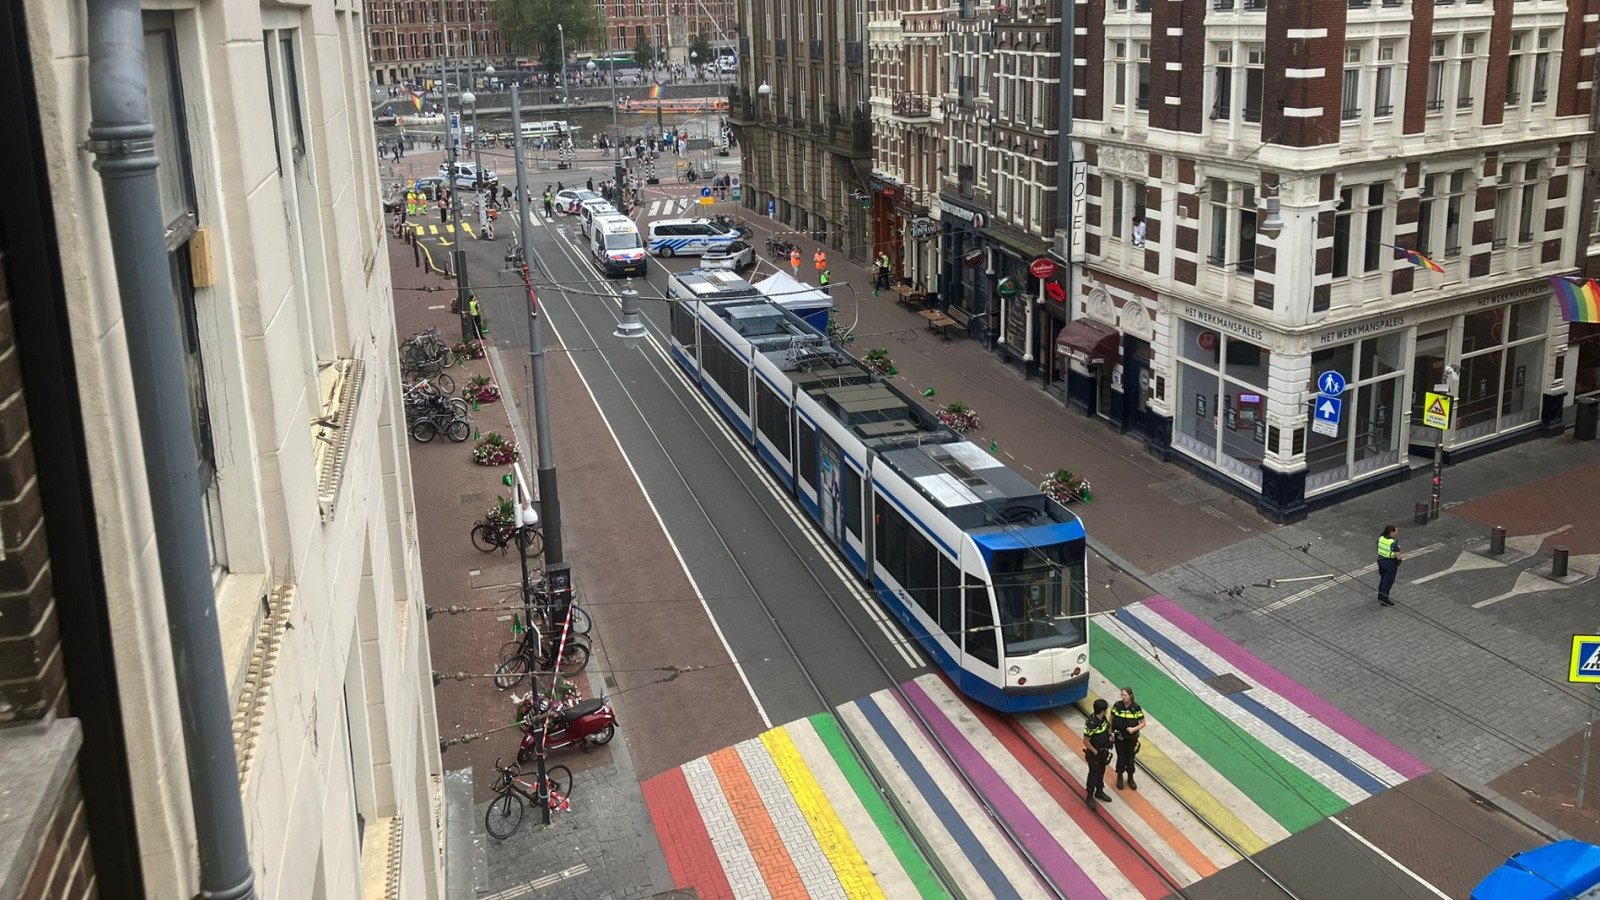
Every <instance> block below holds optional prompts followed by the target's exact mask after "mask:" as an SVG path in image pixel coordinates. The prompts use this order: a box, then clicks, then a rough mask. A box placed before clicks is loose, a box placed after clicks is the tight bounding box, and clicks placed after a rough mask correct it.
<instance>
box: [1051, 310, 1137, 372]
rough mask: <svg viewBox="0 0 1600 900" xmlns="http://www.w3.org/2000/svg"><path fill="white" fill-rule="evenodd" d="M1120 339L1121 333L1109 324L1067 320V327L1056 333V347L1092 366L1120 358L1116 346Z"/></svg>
mask: <svg viewBox="0 0 1600 900" xmlns="http://www.w3.org/2000/svg"><path fill="white" fill-rule="evenodd" d="M1120 339H1121V335H1119V334H1118V333H1117V330H1116V329H1115V328H1112V327H1111V326H1109V325H1101V324H1100V323H1099V322H1095V321H1093V320H1090V319H1078V320H1077V321H1075V322H1069V323H1068V324H1067V327H1065V328H1063V329H1061V333H1060V334H1057V335H1056V347H1058V348H1059V349H1060V350H1061V352H1062V353H1065V354H1066V355H1067V357H1068V358H1070V359H1072V360H1073V361H1074V362H1078V363H1081V364H1083V365H1086V366H1093V365H1099V364H1100V363H1104V362H1115V361H1116V360H1117V359H1118V358H1120V357H1121V355H1122V354H1121V352H1120V348H1119V347H1118V344H1120V343H1121V340H1120Z"/></svg>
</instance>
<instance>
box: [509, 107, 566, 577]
mask: <svg viewBox="0 0 1600 900" xmlns="http://www.w3.org/2000/svg"><path fill="white" fill-rule="evenodd" d="M518 88H519V86H518V85H516V84H512V86H511V130H512V131H513V132H515V133H517V134H521V133H522V92H521V91H520V90H519V89H518ZM516 160H517V229H518V237H519V239H520V240H521V241H522V258H523V260H524V263H523V265H524V266H525V267H526V265H527V262H526V261H527V260H528V259H529V258H530V256H531V254H530V251H529V249H528V244H529V242H530V238H531V236H532V234H533V220H532V219H531V218H530V217H529V214H528V175H527V166H526V163H525V161H524V158H523V155H522V142H521V141H517V153H516ZM527 271H528V270H527V269H526V268H524V269H523V283H524V284H526V285H527V290H528V360H529V362H530V363H531V365H532V368H533V421H534V426H533V427H534V430H535V432H536V434H535V438H536V440H537V442H538V445H539V469H538V484H539V512H540V514H541V515H542V516H543V517H544V565H545V571H547V572H548V571H549V570H550V567H551V566H553V565H555V564H556V563H559V562H561V561H562V560H563V559H564V557H563V556H562V554H561V502H560V500H559V499H558V496H557V492H556V461H555V453H554V451H553V450H552V449H551V446H550V398H549V396H548V395H547V394H546V393H545V382H544V321H543V317H541V316H540V315H539V297H538V295H537V294H535V293H534V291H533V285H532V283H531V282H529V280H528V275H527Z"/></svg>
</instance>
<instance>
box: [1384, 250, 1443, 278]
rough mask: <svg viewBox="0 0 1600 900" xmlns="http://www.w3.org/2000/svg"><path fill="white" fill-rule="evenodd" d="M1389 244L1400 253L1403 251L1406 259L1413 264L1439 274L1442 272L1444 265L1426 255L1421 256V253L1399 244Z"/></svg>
mask: <svg viewBox="0 0 1600 900" xmlns="http://www.w3.org/2000/svg"><path fill="white" fill-rule="evenodd" d="M1390 246H1392V247H1394V249H1396V250H1399V251H1400V252H1401V253H1404V254H1405V255H1406V260H1407V261H1409V262H1410V263H1411V264H1412V265H1413V266H1417V267H1419V268H1423V269H1430V270H1432V271H1434V272H1438V273H1439V274H1440V275H1443V274H1444V266H1441V265H1439V264H1438V263H1436V262H1434V261H1433V260H1431V259H1429V258H1427V257H1426V256H1423V255H1422V254H1421V253H1418V252H1417V251H1415V250H1410V249H1407V248H1405V247H1402V246H1400V245H1399V244H1391V245H1390Z"/></svg>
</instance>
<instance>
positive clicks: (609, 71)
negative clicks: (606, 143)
mask: <svg viewBox="0 0 1600 900" xmlns="http://www.w3.org/2000/svg"><path fill="white" fill-rule="evenodd" d="M614 52H615V48H614V47H613V46H612V44H611V33H610V32H607V33H606V78H608V79H610V81H611V143H613V144H615V145H616V157H617V173H616V179H617V197H618V198H619V199H620V198H621V197H622V187H623V184H622V179H623V177H624V173H623V171H622V129H621V127H619V126H618V125H617V68H616V66H617V62H616V58H615V57H614V56H613V53H614Z"/></svg>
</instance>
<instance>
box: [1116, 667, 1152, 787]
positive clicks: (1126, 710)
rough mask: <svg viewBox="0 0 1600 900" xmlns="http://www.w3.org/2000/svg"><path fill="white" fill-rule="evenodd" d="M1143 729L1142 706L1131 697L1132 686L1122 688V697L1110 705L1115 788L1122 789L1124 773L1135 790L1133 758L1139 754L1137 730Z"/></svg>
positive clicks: (1136, 785) (1137, 785)
mask: <svg viewBox="0 0 1600 900" xmlns="http://www.w3.org/2000/svg"><path fill="white" fill-rule="evenodd" d="M1143 730H1144V707H1142V706H1140V705H1139V704H1138V702H1137V701H1135V700H1134V699H1133V688H1131V687H1125V688H1123V689H1122V697H1121V699H1119V700H1118V701H1117V702H1116V703H1114V704H1112V706H1111V734H1112V744H1113V745H1115V747H1116V750H1117V790H1119V791H1120V790H1122V779H1123V776H1124V775H1126V776H1127V779H1128V787H1129V788H1130V789H1132V790H1135V791H1137V790H1138V789H1139V783H1138V782H1136V781H1134V780H1133V773H1134V766H1133V758H1134V757H1135V756H1137V755H1139V732H1141V731H1143Z"/></svg>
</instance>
